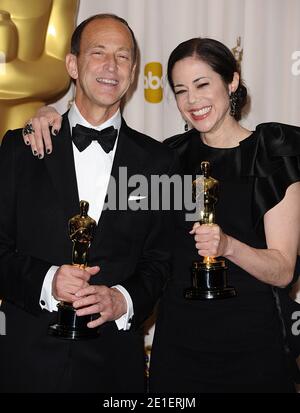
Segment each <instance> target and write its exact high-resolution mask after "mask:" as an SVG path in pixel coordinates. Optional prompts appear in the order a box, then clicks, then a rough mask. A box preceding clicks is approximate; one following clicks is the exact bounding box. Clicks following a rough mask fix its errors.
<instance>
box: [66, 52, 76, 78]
mask: <svg viewBox="0 0 300 413" xmlns="http://www.w3.org/2000/svg"><path fill="white" fill-rule="evenodd" d="M66 68H67V71H68V73H69V75H70V76H71V78H72V79H74V80H76V79H77V78H78V68H77V56H75V55H74V54H72V53H68V54H67V56H66Z"/></svg>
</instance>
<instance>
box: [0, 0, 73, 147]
mask: <svg viewBox="0 0 300 413" xmlns="http://www.w3.org/2000/svg"><path fill="white" fill-rule="evenodd" d="M78 5H79V0H0V114H1V116H0V119H1V121H0V141H1V139H2V137H3V135H4V133H5V132H6V130H7V129H14V128H18V127H22V126H23V125H24V121H25V120H27V119H29V118H30V117H31V116H32V115H33V113H34V112H35V111H36V109H37V108H38V107H40V106H41V105H44V104H45V103H50V102H51V101H55V100H57V99H59V98H60V97H61V96H63V94H64V93H65V92H66V91H67V89H68V87H69V84H70V80H69V76H68V74H67V72H66V70H65V55H66V53H67V52H68V50H69V45H70V38H71V34H72V32H73V30H74V27H75V22H76V16H77V9H78Z"/></svg>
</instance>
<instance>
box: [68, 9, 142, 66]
mask: <svg viewBox="0 0 300 413" xmlns="http://www.w3.org/2000/svg"><path fill="white" fill-rule="evenodd" d="M100 19H101V20H104V19H113V20H116V21H118V22H120V23H122V24H124V26H126V27H127V29H128V30H129V32H130V34H131V37H132V42H133V56H132V57H133V62H136V60H137V56H138V45H137V41H136V38H135V35H134V33H133V31H132V29H131V27H130V26H129V24H128V23H127V21H126V20H124V19H122V17H119V16H117V15H115V14H110V13H101V14H95V15H94V16H91V17H89V18H88V19H86V20H84V21H83V22H81V23H80V24H79V26H77V27H76V29H75V30H74V32H73V35H72V38H71V53H72V54H74V55H76V56H78V55H79V52H80V41H81V36H82V33H83V30H84V28H85V27H86V26H87V25H88V24H89V23H90V22H92V21H93V20H100Z"/></svg>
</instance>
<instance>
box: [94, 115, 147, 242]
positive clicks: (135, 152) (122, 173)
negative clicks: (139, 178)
mask: <svg viewBox="0 0 300 413" xmlns="http://www.w3.org/2000/svg"><path fill="white" fill-rule="evenodd" d="M121 167H122V168H126V169H122V170H120V168H121ZM142 167H143V152H141V148H140V146H139V145H137V143H136V142H135V139H134V138H133V136H132V135H131V133H130V129H129V128H128V127H127V125H126V123H125V121H124V120H123V119H122V126H121V129H120V133H119V137H118V142H117V148H116V153H115V157H114V161H113V166H112V170H111V178H110V182H109V184H108V188H107V196H110V195H111V194H112V193H115V195H116V211H114V213H111V211H110V210H108V209H106V210H103V211H102V214H101V216H100V220H99V223H98V227H97V231H98V232H99V234H98V236H100V237H101V238H102V237H103V236H105V234H107V231H109V228H110V224H109V223H110V220H115V219H116V218H117V214H118V210H119V206H120V205H121V210H122V207H124V208H126V209H127V208H128V188H127V184H128V179H129V178H130V176H132V175H135V174H140V173H142V172H143V169H142ZM126 176H127V178H126ZM125 184H126V188H125V187H124V186H125ZM120 186H122V190H121V192H122V200H121V199H120V191H119V187H120ZM114 188H115V189H116V191H114ZM123 212H124V209H123Z"/></svg>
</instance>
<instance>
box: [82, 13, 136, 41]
mask: <svg viewBox="0 0 300 413" xmlns="http://www.w3.org/2000/svg"><path fill="white" fill-rule="evenodd" d="M97 38H98V39H100V38H102V39H103V41H104V40H105V43H108V42H110V41H113V40H115V39H118V40H119V41H120V43H122V44H123V45H126V46H127V47H130V48H132V47H133V40H132V37H131V34H130V31H129V29H128V28H127V27H126V26H125V25H124V24H123V23H121V22H119V21H118V20H114V19H111V18H103V19H101V18H100V19H95V20H93V21H91V22H90V23H89V24H88V25H87V26H86V27H85V28H84V30H83V33H82V40H85V41H89V40H90V41H93V39H95V40H96V39H97ZM103 45H104V43H103Z"/></svg>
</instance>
